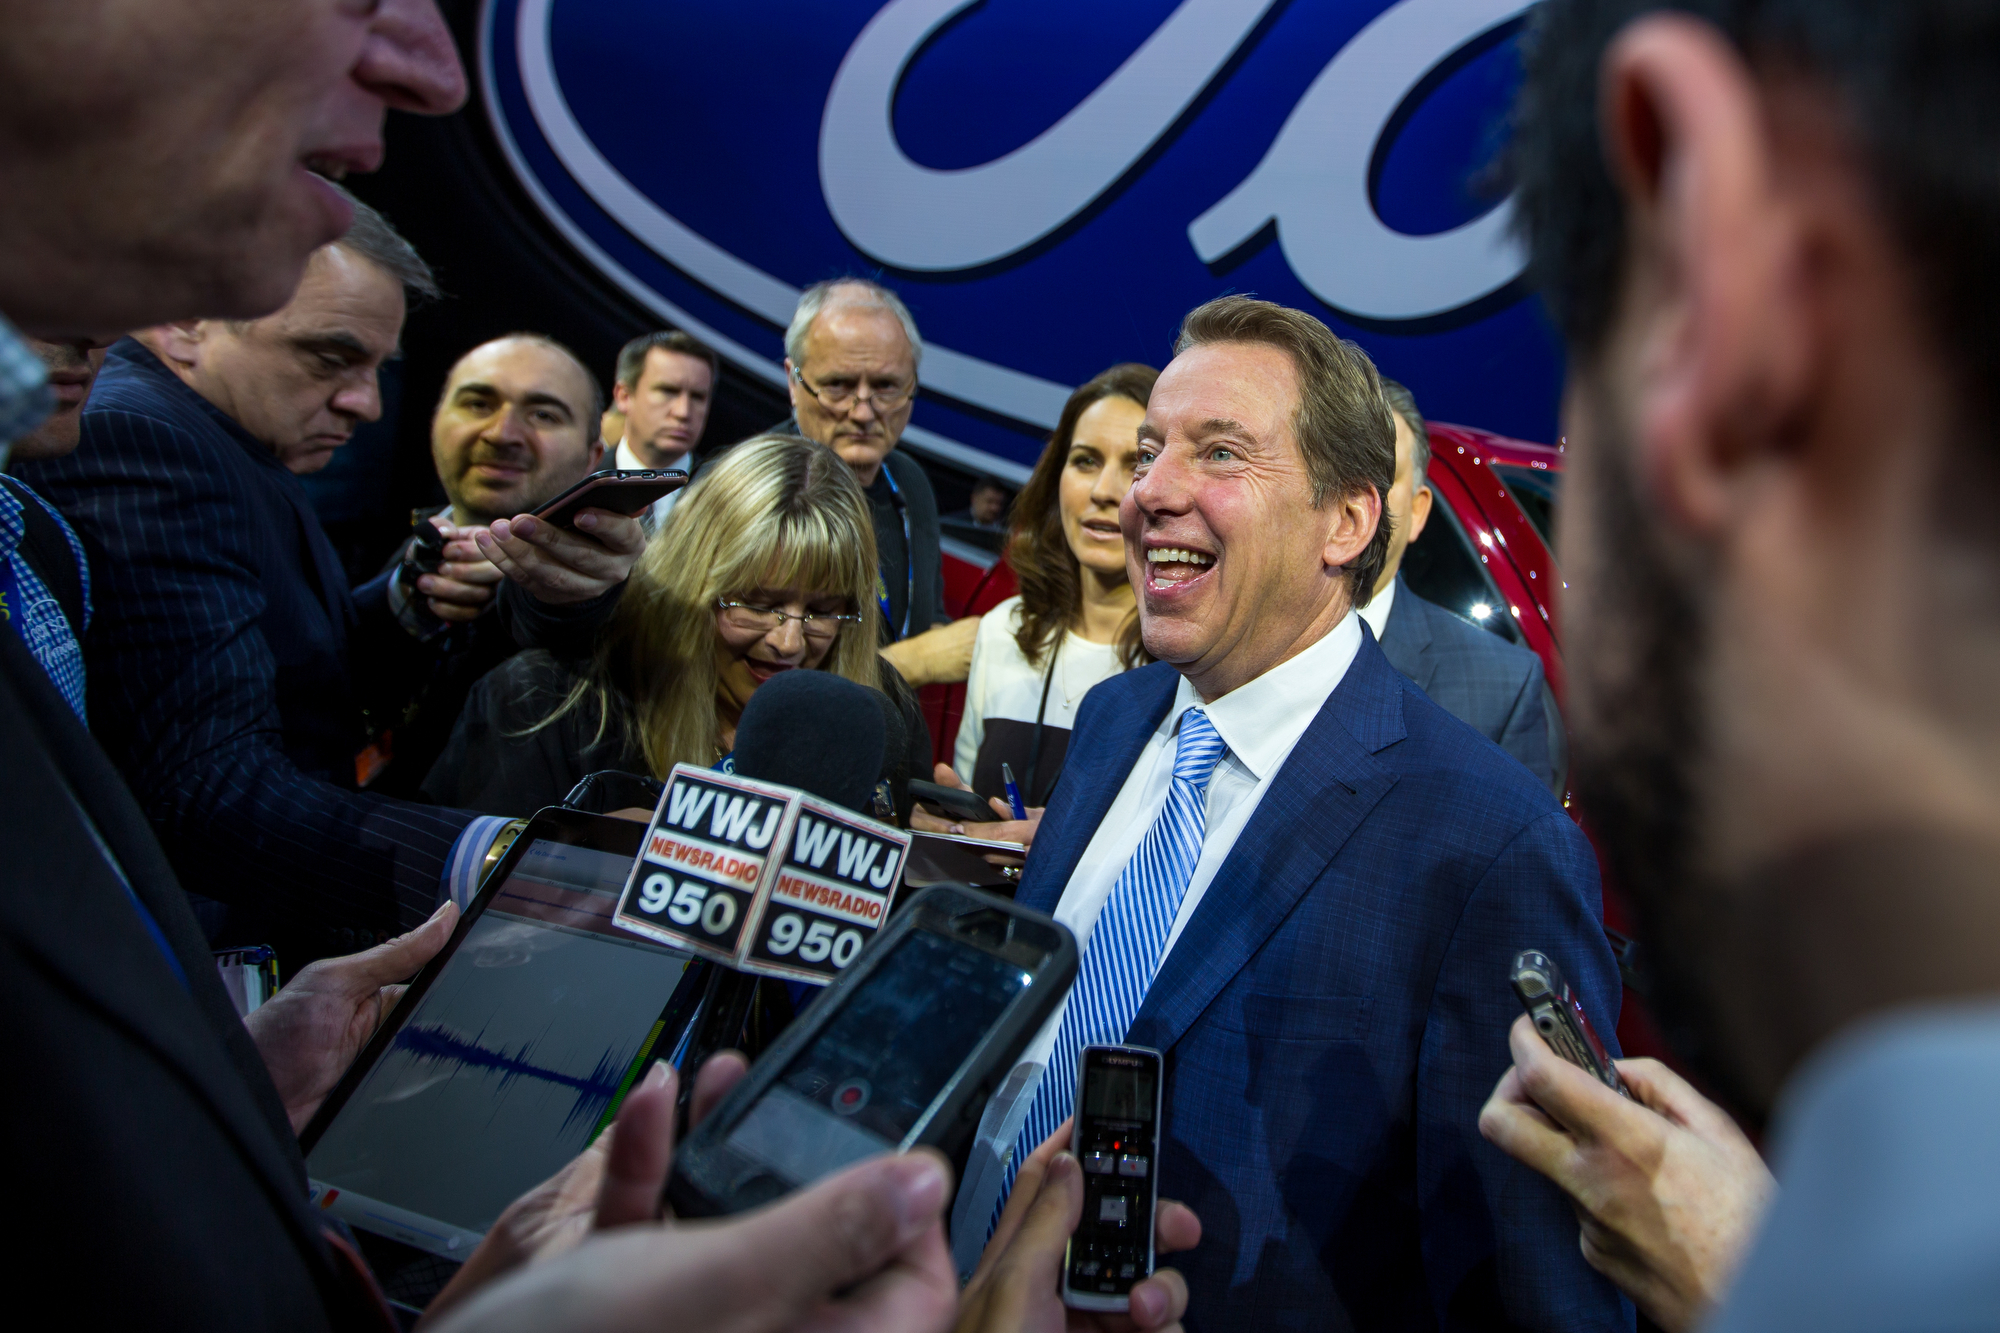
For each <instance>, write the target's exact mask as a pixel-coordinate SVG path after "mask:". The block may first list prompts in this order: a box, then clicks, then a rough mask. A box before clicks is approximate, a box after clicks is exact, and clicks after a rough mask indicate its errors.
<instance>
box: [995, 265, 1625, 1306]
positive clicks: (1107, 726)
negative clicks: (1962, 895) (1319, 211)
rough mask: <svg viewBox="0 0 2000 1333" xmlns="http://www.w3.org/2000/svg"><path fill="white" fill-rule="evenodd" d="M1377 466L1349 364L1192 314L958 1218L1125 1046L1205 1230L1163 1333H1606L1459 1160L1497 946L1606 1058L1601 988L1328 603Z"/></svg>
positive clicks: (1559, 823)
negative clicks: (1079, 1069)
mask: <svg viewBox="0 0 2000 1333" xmlns="http://www.w3.org/2000/svg"><path fill="white" fill-rule="evenodd" d="M1394 473H1395V446H1394V434H1393V430H1392V427H1391V425H1390V421H1389V415H1388V409H1387V407H1386V406H1385V405H1384V403H1383V400H1382V391H1381V386H1380V382H1379V380H1378V379H1377V377H1376V374H1375V370H1374V367H1373V366H1371V365H1370V364H1369V362H1368V360H1367V358H1366V356H1364V355H1363V354H1362V353H1361V352H1360V350H1359V349H1357V348H1355V347H1354V346H1353V345H1352V344H1350V343H1345V342H1342V341H1341V340H1339V339H1337V338H1335V337H1334V336H1333V334H1332V333H1330V332H1329V331H1328V330H1327V329H1326V327H1325V326H1324V325H1322V324H1320V323H1319V322H1318V321H1317V320H1314V319H1312V318H1311V317H1310V316H1307V315H1304V314H1301V313H1300V312H1298V311H1294V310H1287V309H1284V308H1282V307H1279V306H1275V305H1271V304H1269V303H1267V302H1262V301H1254V300H1250V299H1248V298H1245V297H1225V298H1222V299H1220V300H1217V301H1213V302H1210V303H1209V304H1208V305H1205V306H1202V307H1201V308H1200V309H1198V310H1196V311H1194V312H1193V313H1192V314H1190V315H1189V316H1188V318H1187V320H1186V322H1185V323H1184V324H1183V325H1182V329H1181V335H1180V339H1179V343H1178V345H1177V347H1176V356H1175V359H1174V361H1173V363H1172V364H1171V365H1170V366H1168V368H1167V370H1166V371H1165V373H1163V374H1162V375H1161V376H1160V381H1159V385H1158V387H1157V388H1155V390H1154V392H1153V396H1152V401H1151V403H1150V404H1149V405H1148V408H1147V412H1146V420H1145V424H1144V425H1143V426H1142V427H1141V428H1140V434H1139V467H1138V473H1137V477H1136V480H1135V481H1134V483H1133V486H1132V489H1131V491H1130V492H1129V494H1128V495H1127V496H1126V498H1125V501H1124V505H1123V509H1122V520H1123V525H1124V529H1125V539H1126V549H1127V550H1128V551H1129V552H1131V558H1132V571H1131V572H1132V580H1133V583H1134V584H1135V585H1136V586H1137V587H1138V588H1139V590H1140V602H1139V608H1140V616H1141V625H1142V628H1143V631H1144V635H1145V641H1146V647H1147V649H1148V651H1150V652H1151V653H1152V654H1153V655H1154V656H1155V657H1156V658H1158V659H1160V660H1159V661H1158V662H1157V663H1156V664H1155V665H1153V666H1151V667H1147V668H1145V669H1143V670H1139V671H1134V672H1130V673H1128V674H1126V675H1123V676H1119V677H1116V678H1114V679H1112V680H1110V681H1106V682H1105V683H1104V684H1102V685H1100V686H1098V687H1097V688H1096V689H1094V690H1092V691H1091V693H1090V695H1089V697H1088V699H1086V700H1085V702H1084V704H1083V707H1082V709H1081V711H1080V712H1079V714H1078V720H1077V728H1076V732H1075V734H1074V737H1073V739H1072V741H1071V751H1070V754H1071V758H1070V760H1069V766H1068V769H1067V771H1066V772H1065V773H1064V774H1063V780H1062V783H1061V785H1060V787H1059V788H1058V790H1057V792H1056V795H1055V797H1054V800H1053V801H1052V802H1051V804H1050V806H1049V809H1048V813H1047V815H1046V816H1045V817H1044V819H1043V821H1042V825H1041V829H1040V833H1039V835H1038V836H1037V838H1036V840H1035V843H1034V850H1033V853H1032V855H1031V856H1030V857H1029V859H1028V864H1027V869H1026V872H1025V874H1024V877H1023V880H1022V883H1021V888H1020V894H1019V897H1020V900H1021V901H1022V902H1024V903H1026V904H1027V905H1029V906H1031V907H1035V908H1039V909H1042V910H1045V911H1049V912H1053V913H1054V914H1055V915H1056V916H1057V918H1058V919H1060V920H1062V921H1063V922H1064V923H1065V924H1067V925H1068V926H1069V927H1070V928H1071V929H1072V930H1074V931H1075V932H1076V934H1077V937H1078V939H1079V940H1080V941H1082V943H1083V945H1084V957H1083V966H1082V970H1081V973H1080V975H1079V978H1078V981H1077V985H1076V988H1075V990H1073V991H1072V992H1071V994H1070V997H1069V1000H1068V1002H1067V1004H1066V1006H1065V1008H1064V1011H1063V1012H1062V1013H1061V1014H1060V1015H1058V1016H1057V1017H1056V1018H1055V1019H1053V1020H1051V1023H1050V1025H1049V1027H1048V1029H1047V1030H1045V1031H1044V1032H1043V1033H1042V1035H1041V1037H1040V1038H1039V1039H1038V1040H1037V1042H1036V1044H1035V1045H1034V1046H1033V1047H1032V1048H1031V1049H1030V1052H1029V1056H1028V1064H1029V1066H1030V1068H1024V1069H1022V1070H1017V1071H1016V1075H1017V1077H1016V1079H1015V1080H1010V1087H1013V1086H1019V1085H1020V1084H1021V1083H1022V1081H1023V1080H1026V1082H1025V1087H1024V1088H1022V1090H1021V1091H1020V1093H1019V1095H1018V1096H1016V1097H1014V1098H1013V1099H1012V1101H1011V1104H1010V1105H1011V1109H1009V1107H1008V1106H1003V1105H1002V1104H1001V1103H1000V1102H997V1101H996V1104H995V1105H994V1106H993V1107H991V1108H989V1111H988V1119H987V1124H986V1126H984V1129H985V1134H984V1136H983V1138H984V1140H985V1141H986V1142H991V1143H992V1144H994V1145H997V1147H996V1149H994V1150H990V1151H989V1154H988V1156H987V1157H986V1158H984V1159H982V1158H981V1157H979V1156H975V1158H974V1160H973V1162H972V1164H971V1166H970V1169H969V1171H968V1176H967V1183H966V1191H965V1192H966V1194H967V1198H966V1200H965V1201H964V1203H962V1204H961V1210H960V1214H959V1225H961V1226H964V1225H966V1224H967V1223H969V1222H971V1221H972V1220H973V1219H972V1216H971V1214H975V1213H981V1212H983V1211H984V1210H987V1209H990V1208H991V1206H992V1204H991V1200H992V1199H993V1198H994V1197H995V1191H994V1188H993V1187H992V1186H991V1185H988V1187H987V1188H986V1189H985V1190H984V1192H983V1197H978V1198H975V1197H973V1196H974V1195H976V1194H979V1193H980V1192H981V1191H980V1188H979V1187H980V1184H981V1182H982V1178H983V1177H984V1178H987V1179H989V1180H990V1179H991V1178H992V1177H996V1176H997V1177H1004V1176H1005V1174H1006V1169H1005V1168H1004V1167H1000V1166H996V1161H997V1157H996V1154H998V1153H1004V1151H1005V1149H1006V1148H1008V1147H1009V1146H1012V1147H1013V1148H1014V1151H1015V1155H1016V1158H1017V1159H1018V1157H1019V1155H1020V1154H1021V1153H1022V1152H1025V1151H1026V1150H1027V1149H1028V1148H1031V1147H1032V1146H1033V1145H1034V1144H1036V1143H1039V1142H1040V1141H1042V1139H1043V1138H1045V1137H1046V1136H1047V1135H1048V1134H1049V1133H1050V1132H1051V1131H1053V1130H1055V1129H1056V1128H1057V1127H1058V1126H1059V1125H1061V1124H1062V1122H1063V1121H1064V1119H1065V1118H1066V1117H1067V1116H1068V1115H1069V1114H1070V1111H1071V1109H1072V1108H1071V1105H1070V1102H1071V1100H1072V1099H1073V1097H1074V1089H1075V1068H1076V1063H1075V1062H1076V1053H1077V1051H1078V1050H1079V1049H1080V1048H1081V1047H1082V1046H1084V1045H1086V1044H1089V1043H1093V1042H1130V1043H1132V1044H1136V1045H1142V1046H1153V1047H1158V1048H1159V1049H1161V1050H1163V1051H1164V1052H1166V1056H1167V1085H1166V1094H1165V1096H1166V1122H1165V1127H1164V1128H1165V1143H1164V1146H1163V1150H1162V1159H1163V1160H1162V1161H1161V1163H1160V1167H1159V1170H1160V1180H1159V1184H1160V1189H1161V1191H1162V1192H1163V1194H1164V1195H1166V1196H1167V1197H1172V1198H1178V1199H1181V1200H1184V1201H1186V1202H1187V1203H1188V1204H1189V1205H1191V1206H1192V1207H1193V1208H1194V1210H1195V1211H1196V1213H1198V1214H1199V1215H1200V1217H1201V1219H1202V1222H1203V1224H1204V1237H1203V1240H1202V1243H1201V1245H1200V1246H1199V1247H1198V1248H1197V1249H1195V1250H1194V1251H1193V1252H1192V1253H1191V1254H1189V1255H1184V1256H1180V1258H1181V1259H1184V1260H1186V1262H1184V1263H1181V1264H1180V1267H1181V1268H1182V1270H1183V1271H1184V1272H1185V1273H1186V1275H1187V1279H1188V1285H1189V1288H1190V1290H1191V1292H1192V1304H1191V1306H1190V1309H1189V1314H1188V1319H1187V1325H1188V1327H1189V1328H1191V1329H1200V1330H1216V1329H1245V1330H1248V1329H1256V1330H1260V1331H1261V1330H1271V1329H1292V1328H1297V1329H1316V1330H1317V1329H1338V1328H1361V1329H1371V1330H1382V1329H1411V1330H1417V1329H1424V1330H1428V1329H1474V1328H1477V1329H1499V1328H1533V1329H1551V1330H1555V1329H1560V1330H1585V1329H1612V1328H1630V1327H1631V1325H1632V1320H1633V1315H1632V1311H1631V1307H1630V1306H1628V1305H1626V1304H1625V1303H1624V1302H1623V1301H1622V1299H1621V1298H1620V1297H1619V1296H1618V1294H1617V1293H1616V1291H1614V1290H1613V1289H1612V1287H1611V1286H1610V1284H1609V1283H1608V1282H1606V1281H1605V1280H1604V1279H1603V1278H1602V1277H1600V1276H1598V1275H1597V1274H1596V1273H1594V1272H1593V1271H1591V1269H1590V1268H1589V1267H1588V1266H1587V1265H1585V1263H1584V1261H1583V1258H1582V1255H1581V1254H1580V1252H1579V1249H1578V1244H1577V1223H1576V1220H1575V1218H1574V1217H1573V1216H1572V1215H1571V1212H1570V1209H1569V1206H1568V1205H1567V1203H1565V1202H1564V1200H1563V1199H1562V1197H1561V1196H1560V1195H1559V1194H1558V1193H1557V1192H1556V1190H1555V1189H1554V1188H1553V1187H1551V1186H1549V1185H1548V1184H1547V1183H1546V1182H1544V1181H1542V1180H1541V1179H1539V1178H1537V1177H1536V1176H1535V1175H1534V1174H1533V1173H1532V1172H1529V1171H1528V1170H1526V1169H1525V1168H1523V1167H1520V1166H1518V1165H1516V1164H1514V1163H1512V1162H1511V1161H1509V1160H1508V1159H1507V1158H1506V1157H1504V1156H1503V1155H1502V1154H1501V1153H1499V1152H1498V1151H1496V1150H1495V1149H1493V1148H1492V1147H1490V1146H1488V1145H1487V1144H1486V1143H1484V1142H1483V1141H1482V1140H1481V1139H1480V1136H1479V1130H1478V1125H1477V1121H1478V1116H1479V1108H1480V1105H1481V1104H1482V1103H1483V1102H1484V1100H1485V1098H1486V1094H1487V1092H1488V1090H1489V1089H1491V1088H1492V1086H1493V1083H1494V1081H1495V1079H1497V1078H1498V1077H1499V1075H1500V1074H1501V1073H1502V1072H1503V1071H1504V1070H1505V1069H1506V1067H1507V1064H1508V1059H1509V1057H1508V1050H1507V1028H1508V1024H1509V1023H1510V1022H1511V1021H1512V1020H1513V1018H1514V1017H1516V1016H1517V1015H1518V1013H1519V1008H1518V1006H1517V1004H1516V1002H1515V1000H1514V997H1513V994H1512V992H1511V991H1510V989H1509V987H1508V983H1507V968H1508V964H1509V962H1510V961H1511V960H1512V958H1513V955H1514V954H1515V952H1516V951H1517V950H1520V949H1523V948H1531V947H1532V948H1539V949H1542V950H1544V951H1546V952H1547V953H1549V954H1550V955H1551V956H1552V957H1554V958H1555V959H1556V960H1557V961H1558V962H1559V963H1560V964H1561V966H1562V967H1563V968H1564V969H1565V970H1566V971H1567V972H1568V973H1569V976H1570V979H1571V982H1572V984H1574V985H1576V986H1577V987H1578V988H1579V989H1580V990H1581V992H1582V995H1583V998H1584V1002H1585V1004H1586V1006H1587V1008H1588V1010H1589V1013H1590V1016H1591V1018H1592V1019H1593V1021H1594V1022H1595V1024H1596V1025H1597V1026H1598V1028H1599V1030H1600V1031H1601V1032H1604V1033H1607V1034H1608V1033H1609V1032H1610V1031H1611V1030H1612V1028H1613V1026H1614V1025H1615V1023H1616V1021H1617V1017H1618V997H1619V991H1618V973H1617V969H1616V967H1615V964H1614V962H1613V959H1612V956H1611V951H1610V949H1609V947H1608V946H1607V944H1606V942H1605V937H1604V932H1603V929H1602V925H1601V922H1600V917H1599V914H1600V900H1599V891H1598V882H1597V869H1596V862H1595V860H1594V858H1593V857H1592V854H1591V849H1590V846H1589V844H1588V843H1587V842H1586V841H1585V840H1584V838H1583V836H1582V834H1581V833H1579V832H1578V831H1577V828H1576V826H1575V825H1574V824H1572V823H1571V822H1570V820H1569V819H1568V817H1567V816H1565V815H1564V813H1563V812H1562V810H1561V809H1560V808H1559V807H1558V806H1557V805H1556V802H1555V800H1554V799H1553V798H1552V797H1551V796H1550V795H1549V793H1548V792H1547V791H1546V790H1545V789H1544V788H1543V787H1542V785H1541V784H1540V783H1538V782H1537V781H1536V780H1535V778H1534V777H1533V776H1532V775H1530V774H1529V773H1528V771H1527V770H1526V769H1524V768H1522V767H1521V765H1520V764H1518V763H1516V762H1515V761H1514V760H1513V759H1511V758H1509V757H1508V756H1507V755H1506V754H1504V753H1503V752H1502V751H1501V750H1500V749H1499V748H1498V747H1497V746H1495V745H1494V744H1493V743H1492V742H1490V741H1488V740H1487V739H1486V738H1485V737H1483V736H1481V735H1479V734H1478V733H1477V732H1475V731H1473V730H1472V729H1471V728H1470V727H1468V726H1466V725H1465V724H1464V723H1462V722H1460V721H1458V720H1457V719H1455V718H1453V717H1452V716H1450V715H1449V714H1447V713H1446V712H1445V711H1444V710H1443V709H1441V708H1439V707H1438V706H1437V705H1436V704H1434V703H1432V702H1431V701H1430V700H1429V699H1428V698H1426V697H1425V695H1424V694H1423V693H1422V691H1420V690H1418V689H1417V688H1416V686H1414V685H1413V684H1411V683H1410V682H1409V681H1408V680H1407V679H1405V678H1404V677H1403V676H1402V675H1400V674H1399V673H1398V672H1397V671H1396V670H1395V668H1393V667H1391V666H1390V665H1389V663H1388V661H1387V659H1385V658H1384V657H1383V655H1382V652H1381V650H1380V649H1379V648H1378V647H1377V646H1376V644H1375V641H1374V638H1373V636H1372V635H1371V634H1370V633H1369V632H1368V630H1367V629H1366V628H1365V627H1364V626H1363V624H1362V621H1361V619H1360V617H1359V616H1358V615H1357V614H1356V612H1355V601H1356V593H1357V591H1358V592H1359V593H1360V594H1361V596H1362V598H1363V599H1365V597H1366V594H1367V592H1368V590H1370V589H1372V588H1373V586H1374V582H1375V578H1376V576H1377V575H1378V574H1379V573H1380V571H1381V568H1382V561H1383V558H1384V552H1385V550H1386V547H1387V539H1388V533H1387V531H1386V527H1387V525H1386V524H1385V523H1384V521H1383V510H1382V497H1383V495H1384V494H1385V493H1386V492H1387V491H1388V489H1389V486H1390V483H1391V479H1392V477H1393V476H1394ZM1034 1065H1045V1066H1046V1068H1047V1070H1048V1071H1050V1072H1049V1074H1048V1076H1047V1077H1039V1076H1037V1075H1036V1074H1034V1073H1033V1071H1032V1066H1034ZM978 1220H979V1221H981V1222H983V1221H984V1220H985V1218H984V1216H980V1217H979V1218H978Z"/></svg>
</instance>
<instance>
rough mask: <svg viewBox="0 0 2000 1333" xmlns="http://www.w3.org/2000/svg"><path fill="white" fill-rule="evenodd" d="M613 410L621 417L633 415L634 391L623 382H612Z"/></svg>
mask: <svg viewBox="0 0 2000 1333" xmlns="http://www.w3.org/2000/svg"><path fill="white" fill-rule="evenodd" d="M611 410H612V411H614V412H616V413H617V414H618V415H619V416H621V417H628V416H631V415H632V391H631V390H630V389H627V388H626V387H625V385H624V383H623V382H622V381H619V380H613V381H611Z"/></svg>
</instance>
